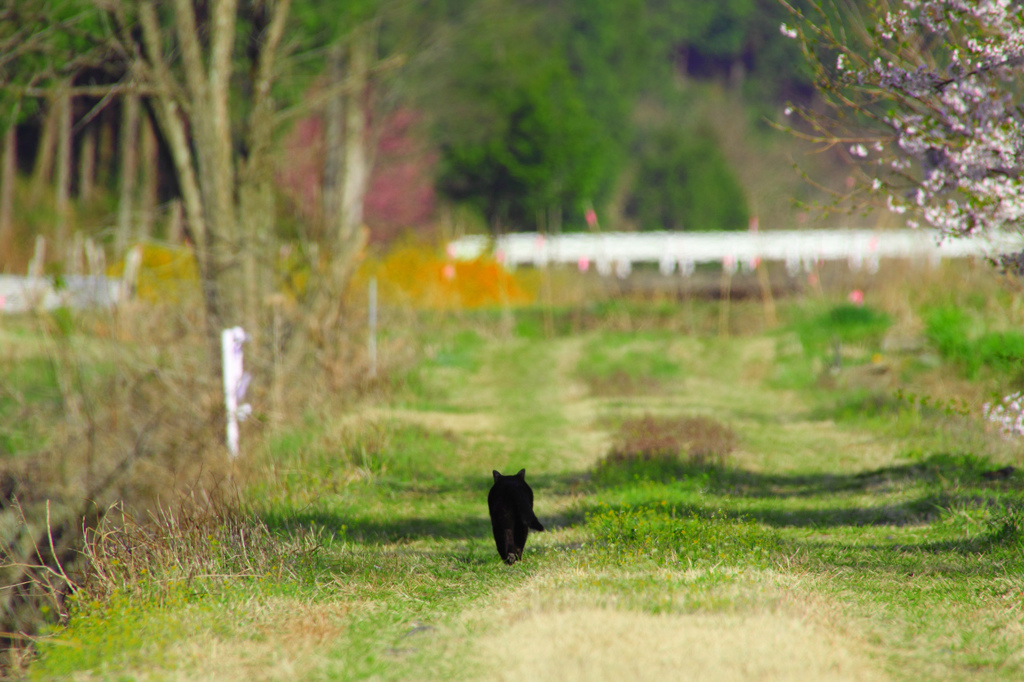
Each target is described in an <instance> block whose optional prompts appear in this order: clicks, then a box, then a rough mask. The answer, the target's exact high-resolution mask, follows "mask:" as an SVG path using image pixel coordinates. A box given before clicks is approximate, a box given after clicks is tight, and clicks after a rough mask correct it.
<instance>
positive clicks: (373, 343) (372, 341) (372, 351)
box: [367, 277, 377, 378]
mask: <svg viewBox="0 0 1024 682" xmlns="http://www.w3.org/2000/svg"><path fill="white" fill-rule="evenodd" d="M369 318H370V320H369V339H368V340H367V344H368V348H367V352H368V354H369V360H370V378H376V376H377V278H376V277H371V278H370V313H369Z"/></svg>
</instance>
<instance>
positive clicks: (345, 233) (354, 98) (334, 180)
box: [322, 26, 374, 327]
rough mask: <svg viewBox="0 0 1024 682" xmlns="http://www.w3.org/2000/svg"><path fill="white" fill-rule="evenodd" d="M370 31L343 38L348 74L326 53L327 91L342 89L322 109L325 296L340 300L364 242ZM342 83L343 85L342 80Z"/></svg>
mask: <svg viewBox="0 0 1024 682" xmlns="http://www.w3.org/2000/svg"><path fill="white" fill-rule="evenodd" d="M373 49H374V41H373V33H372V31H371V30H370V28H369V27H368V26H361V27H359V28H357V29H355V30H354V31H353V32H352V34H351V35H350V36H349V43H348V73H347V74H346V73H345V71H344V69H345V64H344V61H343V58H344V51H343V50H342V46H341V44H340V43H339V44H337V45H335V46H334V47H332V48H331V51H330V53H329V55H328V74H329V83H328V87H338V86H340V85H341V84H342V83H343V82H345V85H346V87H345V88H344V89H343V90H342V91H341V93H340V94H339V96H338V97H334V98H331V99H330V100H329V101H328V105H327V108H326V111H325V117H326V119H327V120H326V123H325V143H326V145H327V153H326V157H325V166H324V185H323V192H322V196H323V202H324V204H323V205H324V223H325V226H326V231H327V234H328V239H329V240H330V241H329V243H330V245H331V272H330V275H329V278H328V279H329V283H328V287H327V288H328V290H329V292H330V293H329V294H328V296H329V297H330V298H331V299H333V300H334V301H335V302H337V301H340V295H341V292H342V291H343V290H344V288H345V286H346V285H347V282H348V280H349V279H350V278H351V276H352V274H353V271H354V270H355V265H356V260H357V258H358V256H359V253H360V252H361V251H362V249H363V247H364V246H365V244H366V231H365V230H364V229H363V201H364V199H365V197H366V189H367V185H368V182H369V177H370V154H369V150H368V147H369V145H370V134H369V129H368V128H369V126H368V125H367V90H368V85H369V75H370V66H371V61H372V60H373ZM346 81H347V82H346ZM334 308H335V310H334V312H332V313H326V311H324V312H325V315H324V317H325V319H324V322H325V325H326V326H327V327H332V326H334V325H335V324H336V323H337V318H338V315H339V314H340V312H339V310H338V306H337V305H335V306H334Z"/></svg>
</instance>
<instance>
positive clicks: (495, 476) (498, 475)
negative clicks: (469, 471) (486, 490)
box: [491, 469, 501, 483]
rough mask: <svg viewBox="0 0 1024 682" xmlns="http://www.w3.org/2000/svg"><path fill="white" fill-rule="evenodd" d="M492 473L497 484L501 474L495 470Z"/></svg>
mask: <svg viewBox="0 0 1024 682" xmlns="http://www.w3.org/2000/svg"><path fill="white" fill-rule="evenodd" d="M491 473H492V474H494V482H495V483H497V482H498V479H499V478H501V474H499V473H498V470H497V469H494V470H493V471H491Z"/></svg>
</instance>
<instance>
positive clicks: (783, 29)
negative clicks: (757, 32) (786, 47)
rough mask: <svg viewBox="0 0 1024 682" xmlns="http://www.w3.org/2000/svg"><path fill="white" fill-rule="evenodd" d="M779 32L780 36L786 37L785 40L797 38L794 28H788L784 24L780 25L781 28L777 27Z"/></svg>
mask: <svg viewBox="0 0 1024 682" xmlns="http://www.w3.org/2000/svg"><path fill="white" fill-rule="evenodd" d="M779 31H780V32H781V33H782V35H784V36H786V37H787V38H796V37H797V31H796V29H795V28H790V27H789V26H787V25H786V24H782V25H781V26H779Z"/></svg>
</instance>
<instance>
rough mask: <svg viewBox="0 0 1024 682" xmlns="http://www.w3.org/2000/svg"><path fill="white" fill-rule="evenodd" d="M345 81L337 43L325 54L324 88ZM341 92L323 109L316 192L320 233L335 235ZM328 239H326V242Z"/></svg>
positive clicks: (341, 163) (341, 168) (341, 160)
mask: <svg viewBox="0 0 1024 682" xmlns="http://www.w3.org/2000/svg"><path fill="white" fill-rule="evenodd" d="M344 79H345V53H344V50H343V47H342V44H341V43H340V42H336V43H334V44H333V45H331V47H330V48H329V49H328V51H327V88H328V89H330V88H339V87H340V86H341V84H342V82H343V81H344ZM344 139H345V93H344V92H341V91H340V90H339V91H338V93H337V94H335V95H334V96H333V97H330V98H329V99H328V100H327V105H326V106H325V107H324V147H325V149H324V170H323V179H322V180H321V189H320V204H321V210H320V215H321V218H322V219H323V224H324V232H325V233H326V234H327V235H333V234H335V232H336V230H337V229H338V224H339V219H340V215H341V195H342V191H343V190H342V182H343V178H344V175H345V148H344ZM330 239H331V236H328V240H330Z"/></svg>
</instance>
